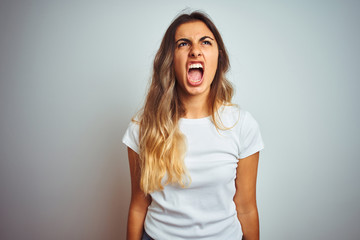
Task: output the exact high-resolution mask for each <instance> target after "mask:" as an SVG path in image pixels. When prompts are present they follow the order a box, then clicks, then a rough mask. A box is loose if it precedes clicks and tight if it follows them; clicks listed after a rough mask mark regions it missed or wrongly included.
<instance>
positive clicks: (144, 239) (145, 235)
mask: <svg viewBox="0 0 360 240" xmlns="http://www.w3.org/2000/svg"><path fill="white" fill-rule="evenodd" d="M141 240H154V239H152V238H151V237H150V236H149V235H148V234H147V233H146V232H145V231H144V233H143V236H142V238H141Z"/></svg>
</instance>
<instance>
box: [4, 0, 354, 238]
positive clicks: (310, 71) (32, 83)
mask: <svg viewBox="0 0 360 240" xmlns="http://www.w3.org/2000/svg"><path fill="white" fill-rule="evenodd" d="M185 8H189V9H193V10H196V9H201V10H204V11H205V12H207V13H208V14H209V15H210V17H211V18H212V19H213V21H214V22H215V24H216V25H217V27H218V29H219V30H220V33H221V34H222V36H223V39H224V42H225V45H226V46H227V49H228V52H229V56H230V61H231V70H230V72H229V74H228V78H229V79H230V80H231V81H232V82H233V84H234V86H235V89H236V96H235V98H234V102H235V103H237V104H239V105H240V106H241V107H243V108H244V109H246V110H248V111H249V112H251V113H252V115H253V116H254V117H255V118H256V119H257V121H258V122H259V124H260V127H261V131H262V135H263V138H264V142H265V149H264V151H263V152H262V153H261V156H260V166H259V174H258V191H257V194H258V195H257V196H258V207H259V213H260V221H261V239H264V240H289V239H291V240H300V239H314V240H315V239H334V240H335V239H349V240H350V239H360V227H359V222H360V207H359V203H360V188H359V182H360V177H359V173H358V171H359V170H360V168H359V167H360V163H359V161H360V154H359V148H360V137H359V136H360V130H359V129H360V128H359V125H358V124H359V123H360V106H359V102H360V101H359V100H360V99H359V95H358V94H359V90H360V89H359V88H360V83H359V80H360V79H359V74H360V70H359V69H360V57H359V56H360V44H359V43H360V28H359V23H360V14H359V12H360V2H359V1H350V0H338V1H330V0H329V1H325V0H324V1H320V0H294V1H285V0H283V1H280V0H278V1H276V0H240V1H219V0H215V1H213V0H207V1H200V0H199V1H188V0H185V1H181V2H180V1H165V0H163V1H107V0H105V1H100V0H99V1H70V0H67V1H52V0H43V1H41V0H31V1H25V0H24V1H16V0H15V1H10V0H8V1H4V0H2V1H1V2H0V77H1V81H0V137H1V138H0V143H1V145H0V158H1V161H0V221H1V223H0V238H1V239H2V240H22V239H26V240H32V239H34V240H35V239H36V240H47V239H51V240H64V239H66V240H82V239H84V240H85V239H86V240H115V239H125V234H126V218H127V208H128V204H129V200H130V176H129V169H128V160H127V153H126V147H125V146H124V145H123V144H122V142H121V139H122V136H123V134H124V132H125V129H126V127H127V125H128V123H129V121H130V119H131V117H132V116H133V115H134V114H135V113H136V112H137V111H138V110H139V109H140V108H141V106H142V103H143V101H144V96H145V93H146V89H147V86H148V80H149V79H150V74H151V67H152V60H153V58H154V56H155V53H156V51H157V48H158V47H159V44H160V41H161V39H162V36H163V34H164V32H165V30H166V28H167V27H168V25H169V24H170V22H171V21H172V19H173V18H174V17H175V16H176V15H177V14H179V12H181V11H182V10H183V9H185Z"/></svg>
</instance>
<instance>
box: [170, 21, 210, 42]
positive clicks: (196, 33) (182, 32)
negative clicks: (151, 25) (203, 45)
mask: <svg viewBox="0 0 360 240" xmlns="http://www.w3.org/2000/svg"><path fill="white" fill-rule="evenodd" d="M203 36H209V37H212V38H214V34H213V33H212V32H211V31H210V29H209V28H208V27H207V26H206V24H205V23H203V22H202V21H194V22H188V23H183V24H181V25H180V26H179V27H178V28H177V29H176V32H175V40H177V39H179V38H194V39H199V38H201V37H203ZM214 39H215V38H214Z"/></svg>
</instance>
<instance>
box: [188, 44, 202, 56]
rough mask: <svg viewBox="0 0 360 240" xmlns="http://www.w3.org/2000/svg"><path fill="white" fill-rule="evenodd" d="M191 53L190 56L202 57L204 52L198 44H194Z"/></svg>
mask: <svg viewBox="0 0 360 240" xmlns="http://www.w3.org/2000/svg"><path fill="white" fill-rule="evenodd" d="M189 53H190V54H189V55H190V57H195V58H196V57H200V56H201V55H202V52H201V50H200V49H199V48H198V47H196V46H193V47H192V48H191V50H190V52H189Z"/></svg>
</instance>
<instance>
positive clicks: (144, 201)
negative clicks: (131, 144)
mask: <svg viewBox="0 0 360 240" xmlns="http://www.w3.org/2000/svg"><path fill="white" fill-rule="evenodd" d="M128 157H129V166H130V176H131V202H130V207H129V215H128V222H127V224H128V225H127V237H126V238H127V240H140V239H141V237H142V234H143V231H144V221H145V216H146V213H147V208H148V206H149V205H150V203H151V197H150V195H147V196H145V194H144V192H143V191H142V190H141V189H140V176H141V172H140V165H139V155H138V154H137V153H136V152H134V151H133V150H132V149H130V148H128Z"/></svg>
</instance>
